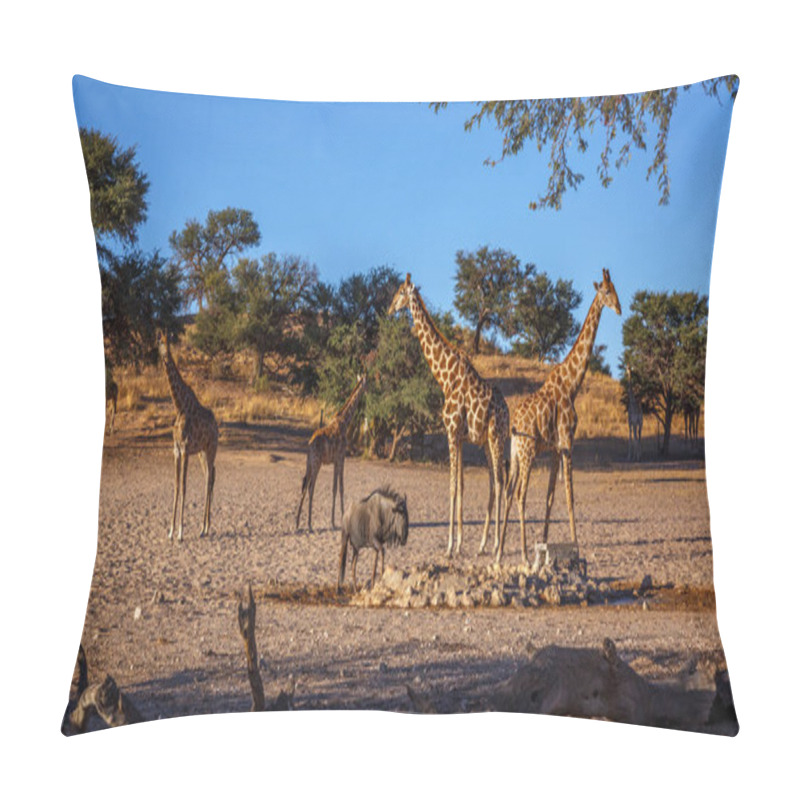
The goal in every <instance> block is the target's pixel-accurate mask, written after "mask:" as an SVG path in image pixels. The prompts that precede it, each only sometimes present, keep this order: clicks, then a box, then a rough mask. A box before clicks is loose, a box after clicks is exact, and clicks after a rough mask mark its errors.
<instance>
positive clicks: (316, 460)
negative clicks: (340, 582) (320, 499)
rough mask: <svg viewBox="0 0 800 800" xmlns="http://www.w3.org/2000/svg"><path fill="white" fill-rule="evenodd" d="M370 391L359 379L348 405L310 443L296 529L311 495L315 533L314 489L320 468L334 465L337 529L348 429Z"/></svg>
mask: <svg viewBox="0 0 800 800" xmlns="http://www.w3.org/2000/svg"><path fill="white" fill-rule="evenodd" d="M366 388H367V376H366V375H365V374H362V375H359V376H358V381H357V382H356V385H355V388H354V389H353V391H352V392H351V393H350V397H348V398H347V401H346V402H345V404H344V405H343V406H342V407H341V408H340V409H339V411H338V412H337V413H336V416H335V417H334V418H333V419H332V420H331V421H330V422H329V423H328V424H327V425H326V426H325V427H324V428H323V427H319V428H318V429H317V430H316V431H314V433H313V435H312V436H311V438H310V439H309V440H308V454H307V456H306V474H305V476H304V477H303V488H302V490H301V493H300V505H299V506H298V507H297V519H296V520H295V527H296V528H298V529H299V528H300V512H301V511H302V510H303V500H305V497H306V491H307V492H308V529H309V530H310V531H313V530H314V528H313V527H312V525H311V507H312V505H313V502H314V486H315V484H316V482H317V475H318V474H319V468H320V467H321V466H322V465H323V464H333V505H332V506H331V527H332V528H333V527H335V524H336V523H335V520H336V487H337V484H338V487H339V512H340V513H341V514H344V457H345V452H346V450H347V429H348V428H349V427H350V423H351V422H352V421H353V417H354V416H355V414H356V409H357V408H358V401H359V400H360V399H361V395H362V394H364V390H365V389H366ZM319 419H320V423H321V422H322V413H321V412H320V417H319Z"/></svg>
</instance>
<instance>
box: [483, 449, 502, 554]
mask: <svg viewBox="0 0 800 800" xmlns="http://www.w3.org/2000/svg"><path fill="white" fill-rule="evenodd" d="M484 450H485V451H486V466H487V467H488V468H489V504H488V505H487V507H486V521H485V522H484V523H483V536H482V537H481V546H480V547H479V548H478V554H481V553H483V552H484V551H485V550H486V540H487V539H488V538H489V523H490V522H491V519H492V506H493V505H494V490H495V487H494V484H495V480H494V469H493V464H492V450H491V448H490V447H489V443H488V442H487V443H486V446H485V447H484ZM499 488H500V487H499V486H498V492H499ZM495 550H497V542H495Z"/></svg>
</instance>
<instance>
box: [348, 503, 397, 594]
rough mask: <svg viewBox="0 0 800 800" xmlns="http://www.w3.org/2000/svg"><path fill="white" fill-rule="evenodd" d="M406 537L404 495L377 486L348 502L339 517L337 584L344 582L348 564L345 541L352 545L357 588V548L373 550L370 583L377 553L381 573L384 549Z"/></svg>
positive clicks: (374, 570) (373, 582) (376, 566)
mask: <svg viewBox="0 0 800 800" xmlns="http://www.w3.org/2000/svg"><path fill="white" fill-rule="evenodd" d="M407 539H408V509H407V508H406V498H405V497H401V496H400V494H398V493H397V492H395V491H394V490H393V489H390V488H389V487H384V488H382V489H376V490H375V491H374V492H372V494H370V495H368V496H367V497H365V498H364V499H363V500H360V501H359V502H357V503H350V505H349V506H348V507H347V511H346V512H345V515H344V519H343V520H342V549H341V552H340V553H339V583H338V586H339V588H341V586H342V583H343V582H344V571H345V568H346V567H347V544H348V542H349V543H350V545H351V546H352V548H353V590H355V588H356V562H357V561H358V551H359V550H361V549H362V548H364V547H371V548H373V549H374V550H375V564H374V565H373V567H372V585H373V586H374V585H375V574H376V572H377V569H378V556H380V558H381V575H383V548H384V546H388V547H394V546H395V545H397V544H400V545H404V544H405V543H406V540H407Z"/></svg>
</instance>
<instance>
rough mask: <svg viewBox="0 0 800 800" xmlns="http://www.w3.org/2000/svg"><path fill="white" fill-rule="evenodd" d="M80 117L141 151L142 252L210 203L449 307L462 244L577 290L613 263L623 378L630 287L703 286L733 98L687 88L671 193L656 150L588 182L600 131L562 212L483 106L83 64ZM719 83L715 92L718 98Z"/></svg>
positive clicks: (326, 271)
mask: <svg viewBox="0 0 800 800" xmlns="http://www.w3.org/2000/svg"><path fill="white" fill-rule="evenodd" d="M73 89H74V95H75V107H76V113H77V118H78V124H79V125H81V126H86V127H92V128H96V129H98V130H100V131H102V132H103V133H106V134H111V135H113V136H115V137H116V138H117V140H118V142H119V143H120V145H122V146H123V147H129V146H131V145H135V146H136V149H137V159H138V161H139V164H140V166H141V168H142V169H143V170H144V172H146V173H147V176H148V179H149V181H150V191H149V193H148V196H147V199H148V203H149V208H148V219H147V222H146V223H145V224H144V225H142V226H141V228H140V230H139V245H140V246H141V247H142V248H143V249H144V250H147V251H149V250H152V249H155V248H157V249H159V250H160V251H161V252H162V254H164V255H168V254H169V253H170V249H169V243H168V240H169V235H170V233H171V232H172V231H173V230H179V229H181V228H182V227H183V225H184V224H185V222H186V221H187V220H188V219H190V218H196V219H199V220H201V221H202V220H204V219H205V217H206V214H207V213H208V211H209V210H212V209H221V208H224V207H226V206H236V207H240V208H246V209H248V210H250V211H252V212H253V215H254V217H255V219H256V221H257V222H258V225H259V227H260V229H261V237H262V241H261V245H259V247H258V248H255V249H254V250H252V251H251V252H249V253H248V255H257V254H259V253H263V252H268V251H273V252H276V253H278V254H296V255H299V256H303V257H305V258H307V259H308V260H309V261H311V262H313V263H314V264H316V266H317V268H318V270H319V274H320V277H321V278H322V279H323V280H326V281H329V282H333V283H336V282H338V281H339V279H340V278H342V277H345V276H347V275H349V274H351V273H353V272H361V271H366V270H368V269H370V268H371V267H375V266H380V265H384V264H386V265H389V266H391V267H394V268H395V269H397V270H398V271H399V272H401V273H405V272H410V273H411V275H412V278H413V279H414V281H415V282H416V283H417V284H418V285H419V287H420V289H421V291H422V295H423V298H424V299H425V300H426V301H427V302H428V304H429V305H430V306H432V307H435V308H439V309H450V308H452V301H453V282H454V277H455V272H456V264H455V253H456V251H457V250H460V249H461V250H475V249H477V248H478V247H481V246H483V245H488V246H490V247H492V248H494V247H500V248H503V249H505V250H510V251H511V252H513V253H514V254H515V255H516V256H517V257H518V258H519V259H520V260H521V261H522V262H523V263H527V262H533V263H535V264H536V265H537V267H538V268H539V269H540V270H544V271H545V272H547V273H548V274H549V275H550V276H551V277H552V278H554V279H555V278H558V277H561V278H566V279H569V280H572V281H573V284H574V286H575V288H576V289H577V290H578V291H580V292H581V293H582V295H583V303H582V305H581V307H580V308H579V309H578V310H577V312H576V314H577V315H579V316H580V319H581V321H582V319H583V316H584V315H585V313H586V311H587V309H588V306H589V303H590V302H591V300H592V297H593V295H594V290H593V287H592V282H593V281H596V280H599V279H600V276H601V270H602V268H604V267H605V268H608V269H609V270H610V272H611V278H612V280H613V281H614V284H615V286H616V288H617V293H618V294H619V297H620V301H621V303H622V306H623V316H622V318H619V317H616V315H614V314H611V313H609V312H606V313H605V314H604V315H603V319H602V321H601V324H600V329H599V332H598V337H597V342H598V343H600V344H605V345H607V347H608V351H607V360H608V362H609V364H610V365H611V366H612V369H613V370H614V372H615V374H616V373H617V361H618V358H619V355H620V353H621V351H622V319H624V317H625V316H626V315H627V313H628V306H629V304H630V301H631V298H632V296H633V294H634V292H636V291H637V290H639V289H649V290H656V291H674V290H680V291H685V290H695V291H698V292H701V293H704V294H705V293H707V292H708V284H709V275H710V269H711V255H712V249H713V240H714V229H715V226H716V216H717V205H718V198H719V191H720V184H721V179H722V169H723V164H724V159H725V148H726V143H727V138H728V129H729V124H730V115H731V109H732V102H731V101H730V99H729V98H727V97H723V102H722V104H720V103H719V102H718V101H717V100H715V99H713V98H708V97H706V96H705V95H704V93H703V92H702V89H701V88H700V87H699V86H695V87H693V88H692V89H691V90H690V91H688V92H683V91H681V94H680V98H679V101H678V104H677V107H676V110H675V112H674V114H673V118H672V125H671V129H670V138H669V144H668V154H669V169H670V179H671V199H670V204H669V205H668V206H659V205H658V199H659V190H658V187H657V185H656V183H655V180H652V179H651V180H650V181H646V180H645V173H646V169H647V165H648V163H649V151H648V152H636V153H634V155H633V158H632V160H631V163H630V164H629V165H628V166H627V167H624V168H623V169H622V170H621V171H619V172H616V171H615V172H613V173H612V174H613V176H614V180H613V182H612V184H611V186H610V187H609V188H607V189H603V188H602V187H601V186H600V183H599V181H598V179H597V177H596V166H597V163H598V160H599V152H600V150H601V148H602V138H603V137H602V129H601V130H600V131H598V133H597V134H596V135H595V136H594V137H590V139H589V142H590V146H589V151H588V153H587V154H586V155H584V156H581V157H579V156H578V154H577V153H574V152H573V154H572V156H571V164H572V166H573V168H574V169H578V171H580V172H582V173H583V174H584V175H585V180H584V182H583V183H582V184H581V186H580V188H579V189H578V190H577V191H572V190H568V191H567V194H566V195H565V196H564V201H563V204H562V209H561V210H560V211H551V210H542V211H537V212H533V211H531V210H530V209H529V208H528V203H529V201H531V200H535V199H536V198H537V197H538V196H539V195H540V194H542V193H543V192H544V190H545V186H546V183H547V175H548V170H547V152H546V151H543V152H542V153H539V152H537V150H536V148H535V147H534V146H533V143H529V144H528V145H527V146H526V148H525V149H524V150H523V151H522V152H521V153H520V154H518V155H517V156H514V157H511V158H508V159H506V160H505V161H502V162H500V163H499V164H498V165H497V166H496V167H493V168H492V167H488V166H485V165H484V163H483V162H484V160H485V159H486V158H487V157H499V155H500V151H501V143H502V138H501V134H500V133H499V132H498V131H497V130H496V129H495V128H494V126H493V125H492V124H485V125H484V126H483V127H482V128H481V129H478V130H473V131H472V132H470V133H466V132H465V131H464V127H463V126H464V121H465V120H466V119H467V117H468V116H469V115H470V114H471V113H473V111H474V109H475V106H474V105H473V104H469V103H453V104H451V105H449V106H448V107H447V108H446V109H445V110H444V111H440V112H439V113H438V114H435V113H434V112H433V111H432V110H431V109H430V108H429V107H428V105H427V104H426V103H419V104H417V103H383V104H382V103H292V102H285V101H270V100H242V99H234V98H222V97H206V96H200V95H187V94H170V93H166V92H153V91H145V90H138V89H128V88H122V87H119V86H113V85H110V84H105V83H101V82H98V81H94V80H91V79H88V78H83V77H80V76H76V77H75V79H74V82H73ZM724 94H725V93H724V92H723V95H724Z"/></svg>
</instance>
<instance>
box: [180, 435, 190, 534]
mask: <svg viewBox="0 0 800 800" xmlns="http://www.w3.org/2000/svg"><path fill="white" fill-rule="evenodd" d="M188 469H189V456H188V454H187V453H186V451H185V450H184V451H183V452H182V453H181V504H180V512H179V517H178V541H179V542H182V541H183V510H184V508H185V507H186V473H187V471H188Z"/></svg>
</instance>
